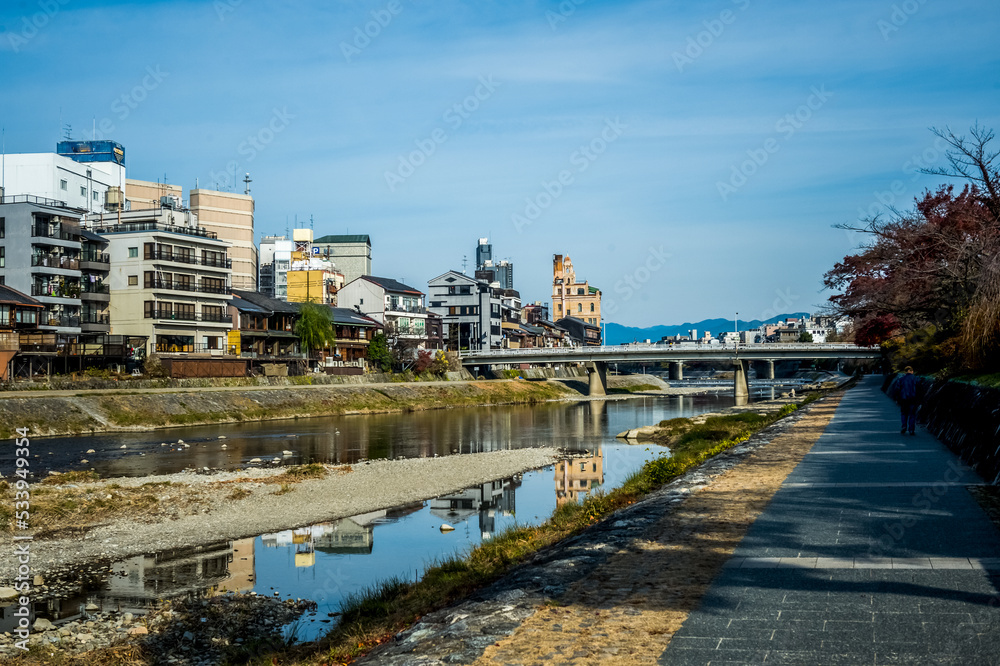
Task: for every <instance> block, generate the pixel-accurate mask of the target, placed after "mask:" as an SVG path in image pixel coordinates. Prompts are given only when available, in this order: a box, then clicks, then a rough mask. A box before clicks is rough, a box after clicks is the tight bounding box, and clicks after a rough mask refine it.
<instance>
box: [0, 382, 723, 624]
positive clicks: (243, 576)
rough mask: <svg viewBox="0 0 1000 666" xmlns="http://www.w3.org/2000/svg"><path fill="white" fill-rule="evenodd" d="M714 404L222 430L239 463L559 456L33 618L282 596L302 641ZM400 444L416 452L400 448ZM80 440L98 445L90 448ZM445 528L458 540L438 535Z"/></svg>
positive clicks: (155, 568) (226, 552)
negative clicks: (214, 598)
mask: <svg viewBox="0 0 1000 666" xmlns="http://www.w3.org/2000/svg"><path fill="white" fill-rule="evenodd" d="M699 398H702V399H700V400H699ZM720 403H723V404H725V400H724V399H723V400H720V399H717V398H712V397H708V396H701V397H699V396H694V397H691V396H684V397H674V398H650V399H633V400H628V401H616V402H611V401H609V402H600V401H595V402H581V403H562V404H555V405H543V406H535V407H502V408H490V409H473V410H460V411H459V410H447V411H440V412H429V413H417V414H406V415H381V416H378V417H363V418H361V417H357V418H344V419H312V420H308V421H296V422H294V423H289V422H284V423H283V424H282V425H283V426H285V427H286V428H294V429H295V433H292V434H294V435H296V436H295V437H291V435H290V434H288V433H287V432H286V433H285V434H282V435H280V436H278V435H276V434H275V432H274V429H275V428H276V427H277V426H276V425H275V424H256V425H255V426H254V427H253V428H240V429H237V430H238V432H237V433H236V434H233V432H232V431H231V430H227V431H226V432H227V438H228V439H227V441H226V443H227V444H228V447H227V448H228V449H229V450H230V451H232V450H233V449H234V448H237V449H239V450H240V454H239V455H240V456H243V457H245V456H247V455H253V454H254V453H255V452H257V451H261V450H263V448H266V447H277V448H278V449H281V448H292V449H293V450H294V451H295V452H296V460H309V459H325V458H323V456H327V457H331V456H332V457H333V459H334V461H337V456H340V458H339V460H340V462H344V461H346V460H357V459H359V458H361V457H378V456H376V454H379V455H380V456H382V457H392V456H394V455H411V456H412V455H428V454H431V455H433V454H434V453H438V454H441V455H443V454H445V453H450V452H451V451H453V450H458V451H461V452H462V453H469V452H474V451H490V450H496V449H512V448H522V447H532V446H555V447H561V448H563V449H564V450H565V451H566V452H567V455H566V457H565V458H563V459H562V460H560V461H559V462H558V463H556V464H555V465H553V466H549V467H547V468H545V469H543V470H536V471H531V472H526V473H525V474H523V475H517V476H514V477H510V478H505V479H497V480H494V481H491V482H487V483H484V484H482V485H478V486H473V487H471V488H466V489H465V490H462V491H459V492H456V493H451V494H448V495H444V496H441V497H438V498H435V499H433V500H430V501H428V502H416V503H412V504H409V505H406V506H402V507H397V508H394V509H390V510H387V511H376V512H372V513H368V514H363V515H359V516H353V517H351V518H344V519H341V520H335V521H328V522H324V523H320V524H317V525H313V526H310V527H306V528H302V529H295V530H285V531H282V532H277V533H273V534H265V535H262V536H259V537H256V538H248V539H241V540H238V541H232V542H229V541H224V542H218V543H212V544H206V545H203V546H201V547H199V548H189V549H175V550H170V551H164V552H161V553H156V554H152V555H145V556H140V557H133V558H129V559H127V560H123V561H121V562H118V563H116V564H114V565H113V575H112V576H111V577H110V579H109V580H107V581H101V580H96V581H93V582H87V583H85V584H83V586H82V587H81V591H80V592H79V593H78V594H74V595H73V596H70V597H64V598H61V599H48V600H41V599H40V600H39V602H38V603H36V608H35V610H36V613H37V614H38V615H39V616H41V617H47V618H49V619H51V620H53V621H60V620H70V619H76V618H78V617H80V616H81V614H82V613H83V611H84V607H85V605H86V604H87V603H96V604H97V605H98V606H99V607H101V608H102V609H106V610H117V609H120V610H123V611H124V610H131V611H132V612H136V611H139V612H142V611H143V610H144V609H148V608H149V607H151V606H152V605H154V604H155V603H156V601H158V600H163V599H170V598H174V597H178V596H182V595H186V594H189V593H191V592H198V593H207V594H225V593H228V592H250V591H253V592H257V593H258V594H267V595H271V594H274V593H279V594H280V595H281V596H283V597H284V596H292V597H298V598H305V599H312V600H314V601H316V602H317V603H318V608H317V614H316V615H314V616H312V618H311V620H310V619H309V618H307V620H306V624H305V626H300V627H299V628H298V636H299V637H300V638H301V639H303V640H310V639H312V638H315V637H317V636H318V635H320V634H321V633H322V632H323V631H325V630H326V629H328V628H329V626H330V624H328V623H324V620H325V619H328V618H327V616H326V614H327V613H332V612H335V611H337V610H338V609H339V605H340V603H341V601H342V600H343V599H344V598H345V597H347V596H349V595H351V594H355V593H357V592H359V591H361V590H364V589H366V588H369V587H370V586H372V585H373V584H374V583H376V582H377V581H379V580H384V579H386V578H388V577H392V576H397V577H400V578H403V579H405V580H413V579H414V578H415V577H419V575H420V574H421V572H422V571H423V570H424V569H425V568H426V567H427V566H429V565H431V564H433V563H434V562H437V561H440V560H442V559H444V558H447V557H450V556H454V555H456V554H460V553H462V552H467V551H468V550H469V549H471V548H473V547H475V546H477V545H479V544H480V543H482V542H483V540H486V539H489V538H491V537H492V536H493V535H494V534H496V533H498V532H501V531H503V530H505V529H508V528H510V527H513V526H515V525H537V524H540V523H542V522H544V521H545V520H546V519H548V517H549V516H550V515H551V514H552V511H553V510H554V509H555V508H556V506H558V505H560V504H563V503H565V502H569V501H578V500H579V499H581V498H582V497H583V496H585V495H586V494H587V493H588V492H590V491H592V490H594V489H596V488H609V489H610V488H615V487H617V486H618V485H620V484H621V483H622V482H623V481H624V480H625V479H626V478H627V477H628V476H629V475H630V474H631V473H632V472H634V471H635V470H636V469H638V467H639V466H640V465H642V463H643V462H645V461H646V460H649V459H650V458H652V457H654V456H656V455H658V454H659V453H661V452H663V451H665V449H663V448H662V447H658V446H653V445H649V446H647V445H643V446H633V445H629V444H625V443H622V442H620V441H618V440H616V439H615V434H617V433H618V432H621V431H623V430H627V429H629V428H634V427H636V426H639V425H646V424H649V423H656V422H658V421H660V420H663V419H668V418H674V417H677V416H689V415H692V414H695V413H700V412H704V411H709V410H711V409H714V408H717V407H719V406H720ZM729 404H731V398H730V399H729ZM348 423H349V424H350V425H347V424H348ZM334 424H336V425H334ZM187 430H191V429H187ZM338 431H339V433H340V434H339V435H338V434H337V432H338ZM199 432H200V433H201V438H202V439H201V440H200V441H198V440H196V439H194V438H193V437H192V436H191V435H189V434H186V433H185V434H180V437H181V438H183V439H184V440H185V441H186V442H191V443H192V448H191V449H190V451H192V452H194V453H188V450H187V449H184V450H182V451H177V452H176V453H171V454H163V453H161V452H160V448H161V447H159V442H157V443H156V449H157V450H156V452H155V455H153V454H151V455H148V456H146V457H144V458H138V457H136V458H135V459H134V460H136V461H137V464H139V465H146V464H148V463H149V461H148V460H147V459H148V458H156V457H158V456H159V457H161V458H165V459H166V460H167V461H168V463H169V464H168V463H164V464H165V465H167V466H168V467H169V466H170V465H173V464H176V462H175V461H174V460H171V459H170V458H169V456H170V455H176V456H182V457H183V456H188V458H187V460H190V459H191V457H192V456H217V455H219V451H218V448H217V447H218V445H219V443H218V442H216V441H214V435H211V439H209V437H210V434H209V432H207V431H206V430H205V429H200V430H199ZM216 432H218V430H216ZM407 434H409V435H412V436H414V437H415V438H416V439H415V441H408V440H407V439H406V436H407ZM171 435H172V438H174V439H175V440H176V438H177V437H178V433H171ZM145 436H148V434H147V435H145ZM161 436H162V435H161ZM109 439H110V438H109ZM78 441H84V442H86V445H88V446H94V444H95V441H94V440H91V439H87V438H84V439H82V440H78ZM112 441H117V440H112ZM102 446H105V447H107V446H114V444H113V443H112V444H108V443H104V444H102ZM119 446H120V444H119ZM211 447H216V448H211ZM95 448H96V446H95ZM163 448H164V449H166V448H169V447H163ZM129 450H131V447H130V449H129ZM223 453H224V452H223ZM126 462H127V460H126V461H124V462H123V461H122V460H117V461H112V460H109V461H108V464H109V465H110V466H111V467H115V468H118V466H121V465H125V463H126ZM129 464H131V463H129ZM553 479H554V480H555V488H554V490H553ZM442 522H447V523H449V524H451V525H453V526H454V527H456V530H455V531H454V532H448V533H442V532H441V531H440V530H439V528H440V525H441V523H442ZM376 537H377V538H376ZM12 611H13V608H11V607H8V608H0V630H3V627H4V626H6V625H7V624H8V623H9V622H8V618H9V616H10V614H11V613H12Z"/></svg>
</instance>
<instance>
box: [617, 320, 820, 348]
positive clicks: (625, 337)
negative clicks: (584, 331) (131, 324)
mask: <svg viewBox="0 0 1000 666" xmlns="http://www.w3.org/2000/svg"><path fill="white" fill-rule="evenodd" d="M808 314H809V313H808V312H794V313H790V314H782V315H778V316H776V317H771V318H770V319H767V320H765V321H760V320H759V319H752V320H750V321H743V320H742V319H740V321H739V325H740V330H741V331H743V330H746V329H748V328H757V327H758V326H760V325H761V324H774V323H775V322H779V321H782V320H784V319H785V318H787V317H805V316H807V315H808ZM692 328H693V329H695V330H696V331H698V335H699V336H700V335H701V334H702V333H703V332H704V331H710V332H711V333H712V335H717V334H718V333H719V332H721V331H731V330H732V329H733V320H732V319H703V320H702V321H699V322H695V323H685V324H675V325H673V326H650V327H649V328H636V327H634V326H622V325H621V324H615V323H613V322H610V323H608V325H607V327H606V330H605V337H606V339H607V344H609V345H620V344H622V343H624V342H637V341H638V342H641V341H644V340H650V341H651V342H658V341H659V340H661V339H662V338H663V337H664V336H667V335H687V333H688V331H690V330H691V329H692Z"/></svg>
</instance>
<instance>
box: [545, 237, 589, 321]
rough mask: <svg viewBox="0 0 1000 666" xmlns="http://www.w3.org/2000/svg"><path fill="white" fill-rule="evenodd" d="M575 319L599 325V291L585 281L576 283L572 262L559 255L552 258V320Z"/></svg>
mask: <svg viewBox="0 0 1000 666" xmlns="http://www.w3.org/2000/svg"><path fill="white" fill-rule="evenodd" d="M563 317H576V318H577V319H582V320H583V321H585V322H587V323H588V324H593V325H594V326H600V325H601V290H600V289H598V288H597V287H592V286H590V283H588V282H587V281H586V280H584V281H583V282H577V279H576V272H575V271H574V270H573V261H572V260H571V259H570V258H569V256H565V257H564V256H563V255H561V254H556V255H553V257H552V320H553V321H559V320H560V319H562V318H563Z"/></svg>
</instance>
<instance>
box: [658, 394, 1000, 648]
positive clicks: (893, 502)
mask: <svg viewBox="0 0 1000 666" xmlns="http://www.w3.org/2000/svg"><path fill="white" fill-rule="evenodd" d="M878 382H879V378H877V377H871V378H868V379H866V380H865V381H863V382H862V383H861V384H860V385H859V386H858V387H857V388H855V389H853V390H851V391H848V392H847V394H846V395H845V396H844V398H843V399H842V401H841V403H840V405H839V406H838V408H837V411H836V413H835V415H834V417H833V419H832V420H831V422H830V423H829V425H828V426H827V428H826V430H825V432H824V433H823V435H822V436H821V437H820V438H819V440H818V441H817V442H816V444H815V446H813V448H812V449H811V450H810V451H809V453H808V454H807V455H806V456H805V457H804V459H803V461H802V462H801V463H799V465H798V466H797V467H796V468H795V470H794V471H793V472H792V473H791V474H790V475H789V476H788V478H787V479H786V480H785V482H784V483H783V484H782V486H781V488H780V489H779V490H778V492H777V493H776V494H775V495H774V497H773V499H772V501H771V503H770V504H769V505H768V506H767V508H766V509H765V511H764V512H763V513H762V514H761V515H760V516H759V517H758V518H757V520H756V521H755V522H754V523H753V525H752V526H751V527H750V529H749V531H748V532H747V534H746V536H745V537H744V538H743V540H742V541H741V543H740V544H739V546H737V548H736V550H735V552H734V554H733V556H732V557H731V558H730V559H729V561H728V562H727V563H726V564H725V566H724V568H723V571H722V573H721V574H720V575H719V576H718V577H717V578H716V579H715V580H714V582H713V583H712V585H711V586H710V588H709V589H708V591H707V593H706V594H705V596H704V597H703V598H702V601H701V604H700V605H699V607H698V608H697V609H696V610H695V611H694V612H692V613H691V614H690V615H689V616H688V617H687V619H686V621H685V622H684V624H683V626H682V627H681V629H680V630H679V631H678V632H677V633H675V634H674V636H673V638H672V639H671V641H670V643H669V645H668V646H667V649H666V650H665V651H664V652H663V654H662V655H661V656H660V659H659V663H661V664H672V665H673V664H678V665H679V664H684V665H687V664H711V665H712V666H716V665H718V664H758V663H766V664H772V663H774V664H965V665H972V664H998V663H1000V642H998V641H997V638H996V637H997V636H998V635H1000V596H998V594H1000V533H998V531H997V529H996V528H995V527H994V526H993V524H992V523H991V522H990V520H989V519H988V518H987V516H986V515H985V513H984V512H983V511H982V510H981V509H980V507H979V505H978V504H977V502H976V501H975V499H974V498H973V497H972V496H971V495H970V493H969V491H968V490H967V489H966V486H968V485H981V484H983V481H982V479H981V478H979V477H978V476H977V475H976V474H975V473H973V472H971V471H970V470H968V469H966V468H964V467H963V466H962V465H961V464H960V462H959V461H958V459H957V458H956V457H955V456H954V455H953V454H951V453H950V452H949V451H948V450H947V449H946V448H945V447H944V446H943V445H942V444H940V443H939V442H938V441H937V440H935V439H934V438H933V437H931V436H930V435H928V434H927V433H926V432H924V431H918V434H917V436H915V437H910V436H905V435H900V434H899V431H898V424H899V413H898V410H897V409H896V407H895V405H893V403H892V402H891V401H890V400H889V399H888V398H886V397H885V396H884V395H883V394H882V393H881V391H879V386H878Z"/></svg>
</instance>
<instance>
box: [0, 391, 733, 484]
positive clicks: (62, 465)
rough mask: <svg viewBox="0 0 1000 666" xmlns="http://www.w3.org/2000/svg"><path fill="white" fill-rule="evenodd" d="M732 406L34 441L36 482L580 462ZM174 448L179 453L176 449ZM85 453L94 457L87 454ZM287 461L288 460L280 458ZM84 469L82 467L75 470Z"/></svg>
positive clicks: (690, 401) (652, 403)
mask: <svg viewBox="0 0 1000 666" xmlns="http://www.w3.org/2000/svg"><path fill="white" fill-rule="evenodd" d="M730 404H732V398H731V397H727V396H715V395H699V396H673V397H669V398H664V397H650V398H632V399H629V400H622V401H608V402H604V401H582V402H576V403H571V402H558V403H546V404H543V405H533V406H530V405H508V406H500V407H478V408H469V409H460V410H451V409H449V410H429V411H420V412H413V413H405V414H371V415H364V416H360V415H359V416H338V417H321V418H310V419H297V420H286V421H266V422H257V423H244V424H218V425H211V426H198V427H192V428H171V429H170V430H166V431H162V432H153V433H151V432H141V433H104V434H101V435H94V436H87V437H53V438H39V439H38V440H36V441H37V449H38V450H39V451H40V452H43V453H42V457H41V458H39V459H38V460H37V461H36V462H37V464H33V465H32V472H33V473H34V474H36V475H39V476H44V475H46V474H47V473H48V472H49V471H66V470H68V469H80V468H82V467H87V468H93V469H95V470H96V471H97V472H98V473H99V474H101V475H102V476H106V477H108V476H137V475H149V474H168V473H171V472H179V471H182V470H184V469H190V468H197V469H201V468H203V467H209V468H212V469H235V468H239V467H244V466H246V465H247V464H248V463H249V461H250V460H252V459H254V458H260V459H262V460H263V461H264V464H267V465H270V464H271V462H270V461H271V460H273V459H274V458H276V457H277V458H278V459H279V460H280V461H281V463H282V464H298V463H302V462H312V461H318V462H327V463H333V464H353V463H356V462H358V461H360V460H374V459H380V458H398V457H400V456H402V457H404V458H420V457H432V456H435V455H437V456H445V455H452V454H454V453H479V452H483V451H498V450H508V449H518V448H528V447H539V446H554V447H560V448H564V449H567V450H569V451H581V452H583V451H588V450H589V448H590V447H592V445H594V444H596V443H599V441H600V440H601V439H603V438H604V437H606V436H608V435H609V434H610V435H611V436H612V437H613V436H614V434H616V433H618V432H621V431H622V430H626V429H628V428H634V427H636V426H639V425H648V424H650V423H656V422H657V421H659V420H662V419H665V418H673V417H675V416H682V415H684V414H686V413H698V412H703V411H709V410H713V409H717V408H719V407H723V406H728V405H730ZM220 436H224V437H225V439H224V440H220V439H219V437H220ZM178 439H182V440H184V442H185V444H177V441H178ZM123 446H124V447H125V448H124V449H123V448H122V447H123ZM223 446H225V448H223ZM90 449H93V450H94V453H87V451H88V450H90ZM283 451H291V452H292V455H291V456H283V455H282V452H283ZM50 453H51V455H49V454H50ZM13 455H14V450H13V448H9V449H7V448H4V449H0V467H3V466H5V465H6V464H10V465H11V466H13V464H14V460H13ZM83 459H86V460H87V461H88V462H87V464H86V465H83V464H82V463H80V461H81V460H83Z"/></svg>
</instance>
